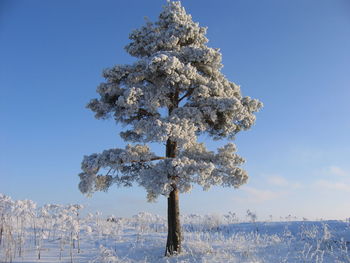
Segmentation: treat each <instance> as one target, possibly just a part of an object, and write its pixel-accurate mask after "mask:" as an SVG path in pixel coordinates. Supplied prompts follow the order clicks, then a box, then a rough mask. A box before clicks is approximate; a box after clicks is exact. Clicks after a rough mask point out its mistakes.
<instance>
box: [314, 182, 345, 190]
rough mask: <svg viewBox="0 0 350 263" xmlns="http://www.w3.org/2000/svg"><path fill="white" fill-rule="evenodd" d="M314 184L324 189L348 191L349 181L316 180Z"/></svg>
mask: <svg viewBox="0 0 350 263" xmlns="http://www.w3.org/2000/svg"><path fill="white" fill-rule="evenodd" d="M315 186H316V187H318V188H322V189H325V190H331V191H346V192H350V183H345V182H334V181H329V180H318V181H317V182H316V183H315Z"/></svg>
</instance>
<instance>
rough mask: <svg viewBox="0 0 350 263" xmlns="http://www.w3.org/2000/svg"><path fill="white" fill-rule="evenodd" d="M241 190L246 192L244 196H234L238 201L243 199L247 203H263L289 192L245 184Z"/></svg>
mask: <svg viewBox="0 0 350 263" xmlns="http://www.w3.org/2000/svg"><path fill="white" fill-rule="evenodd" d="M241 190H242V191H243V192H244V196H243V197H234V199H235V200H236V201H242V202H247V203H263V202H266V201H270V200H274V199H278V198H280V197H281V196H284V195H286V194H287V192H283V191H278V192H277V191H271V190H264V189H257V188H254V187H249V186H244V187H241Z"/></svg>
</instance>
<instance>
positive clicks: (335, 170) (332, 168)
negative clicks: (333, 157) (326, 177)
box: [328, 166, 348, 176]
mask: <svg viewBox="0 0 350 263" xmlns="http://www.w3.org/2000/svg"><path fill="white" fill-rule="evenodd" d="M328 173H329V174H331V175H335V176H346V175H347V174H348V173H347V172H346V171H345V170H343V169H342V168H340V167H338V166H330V167H329V168H328Z"/></svg>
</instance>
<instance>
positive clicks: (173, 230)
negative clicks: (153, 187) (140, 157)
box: [165, 140, 181, 256]
mask: <svg viewBox="0 0 350 263" xmlns="http://www.w3.org/2000/svg"><path fill="white" fill-rule="evenodd" d="M176 146H177V145H176V142H172V141H171V140H168V141H167V144H166V156H167V157H171V158H174V157H175V156H176ZM169 177H171V175H169ZM172 187H173V190H172V191H171V192H170V194H169V197H168V238H167V242H166V249H165V256H171V255H174V254H179V253H180V252H181V226H180V209H179V190H178V189H177V186H176V184H175V183H174V184H173V185H172Z"/></svg>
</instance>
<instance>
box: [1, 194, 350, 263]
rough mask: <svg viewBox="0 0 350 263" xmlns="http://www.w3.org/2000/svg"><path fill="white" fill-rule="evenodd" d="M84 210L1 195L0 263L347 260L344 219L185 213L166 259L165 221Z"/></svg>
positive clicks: (349, 230)
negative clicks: (179, 247)
mask: <svg viewBox="0 0 350 263" xmlns="http://www.w3.org/2000/svg"><path fill="white" fill-rule="evenodd" d="M82 209H83V208H82V207H81V206H79V205H67V206H62V205H46V206H44V207H40V208H37V207H36V204H35V203H34V202H32V201H30V200H18V201H13V200H12V199H11V198H9V197H7V196H4V195H0V216H1V218H0V220H1V221H0V241H1V244H0V262H18V263H19V262H27V263H29V262H84V263H88V262H96V263H105V262H106V263H107V262H111V263H112V262H247V263H248V262H268V263H274V262H276V263H280V262H327V263H328V262H329V263H340V262H350V252H349V249H350V225H349V223H348V222H344V221H316V222H315V221H313V222H311V221H286V222H254V219H255V218H254V217H251V219H252V220H251V222H242V221H241V220H239V219H238V218H237V217H236V216H235V215H234V214H233V213H229V214H227V215H223V216H218V215H211V216H209V215H208V216H201V215H186V216H182V223H183V226H182V227H183V236H184V241H183V253H182V254H181V255H179V256H175V257H171V258H166V257H163V254H164V250H165V242H166V234H167V233H166V220H165V218H162V217H160V216H157V215H152V214H149V213H144V212H143V213H139V214H137V215H135V216H134V217H132V218H117V217H109V218H105V217H103V216H102V215H101V214H99V213H97V214H94V215H92V214H88V215H86V216H84V217H82V216H81V212H82ZM39 257H40V259H39Z"/></svg>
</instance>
